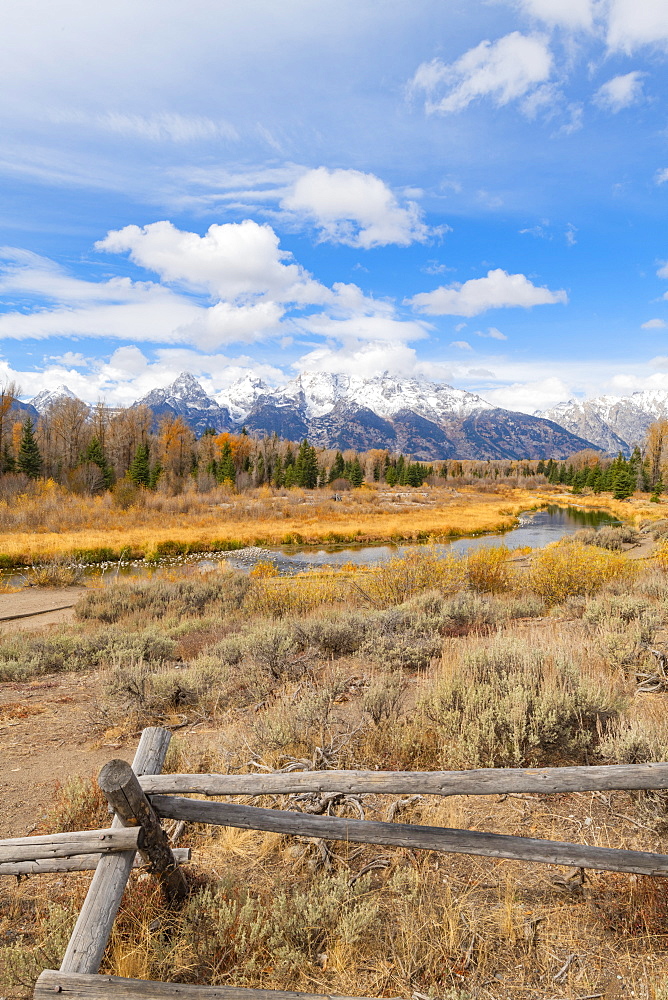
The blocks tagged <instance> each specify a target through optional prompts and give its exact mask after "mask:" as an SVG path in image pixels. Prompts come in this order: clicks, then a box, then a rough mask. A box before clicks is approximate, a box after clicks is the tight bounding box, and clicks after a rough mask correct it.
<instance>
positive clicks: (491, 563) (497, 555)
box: [466, 545, 512, 594]
mask: <svg viewBox="0 0 668 1000" xmlns="http://www.w3.org/2000/svg"><path fill="white" fill-rule="evenodd" d="M510 555H511V552H510V549H508V548H507V547H506V546H505V545H493V546H485V547H482V548H479V549H475V550H474V551H473V552H469V553H468V555H467V556H466V578H467V580H468V584H469V587H470V588H471V589H472V590H475V591H478V592H482V593H491V594H498V593H500V592H501V591H502V590H508V588H509V587H510V584H511V581H512V573H511V567H510V565H509V563H508V560H509V559H510Z"/></svg>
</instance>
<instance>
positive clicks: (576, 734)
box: [421, 636, 627, 767]
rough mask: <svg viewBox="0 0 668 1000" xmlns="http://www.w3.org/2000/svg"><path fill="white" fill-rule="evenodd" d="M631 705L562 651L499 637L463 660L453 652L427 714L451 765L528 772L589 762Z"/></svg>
mask: <svg viewBox="0 0 668 1000" xmlns="http://www.w3.org/2000/svg"><path fill="white" fill-rule="evenodd" d="M626 700H627V699H626V694H625V692H624V691H623V690H622V689H621V688H620V687H619V685H616V684H614V683H612V682H609V683H607V684H606V685H605V689H603V688H602V687H601V685H599V684H598V683H595V682H593V681H590V680H589V679H588V678H587V676H586V675H583V672H582V670H581V667H580V665H579V664H578V663H576V662H574V661H573V660H572V658H571V657H570V656H569V655H568V654H565V653H564V652H563V651H561V650H559V649H556V650H545V649H542V648H540V647H538V646H537V645H536V644H535V642H532V641H531V640H529V639H526V640H525V639H518V638H516V637H512V636H497V637H495V638H494V639H492V640H490V641H489V642H488V643H487V644H486V645H485V646H482V645H478V646H477V647H474V648H471V647H468V648H467V649H466V650H465V651H463V653H461V654H460V655H459V656H457V654H456V652H455V650H454V649H451V650H448V655H447V656H446V655H444V660H443V668H442V672H441V675H440V676H439V677H438V678H437V679H436V681H435V682H434V684H433V686H432V689H431V691H430V692H429V693H428V694H427V695H426V696H425V698H424V699H423V701H422V703H421V709H422V711H423V712H424V713H425V715H426V716H427V718H428V719H430V720H431V722H432V723H433V724H434V725H435V727H436V731H437V733H438V735H439V737H440V739H441V740H442V747H443V762H444V766H449V767H450V766H458V767H527V766H530V765H542V764H549V763H555V764H556V763H564V762H565V760H577V761H580V760H584V759H585V757H586V753H587V751H588V750H589V749H590V748H591V747H592V746H593V745H594V743H595V742H596V740H597V734H598V733H599V732H600V731H602V730H604V729H605V727H606V725H607V723H608V720H609V719H610V718H611V717H613V716H615V715H616V713H617V712H618V711H619V710H620V709H621V708H622V707H623V705H624V704H625V703H626Z"/></svg>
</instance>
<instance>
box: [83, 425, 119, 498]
mask: <svg viewBox="0 0 668 1000" xmlns="http://www.w3.org/2000/svg"><path fill="white" fill-rule="evenodd" d="M82 461H84V462H93V463H94V464H95V465H97V467H98V469H99V470H100V472H101V473H102V482H103V484H104V488H105V490H108V489H110V487H111V486H112V484H113V482H114V473H113V470H112V468H111V466H110V465H109V462H108V461H107V456H106V455H105V453H104V448H103V447H102V444H101V442H100V439H99V438H98V437H94V438H93V440H92V441H91V442H90V444H89V445H88V447H87V448H86V450H85V451H84V453H83V455H82Z"/></svg>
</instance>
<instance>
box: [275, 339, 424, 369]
mask: <svg viewBox="0 0 668 1000" xmlns="http://www.w3.org/2000/svg"><path fill="white" fill-rule="evenodd" d="M292 367H293V368H294V369H295V371H299V372H301V371H308V372H334V373H341V374H343V375H361V376H363V377H366V378H370V377H371V376H373V375H377V374H378V372H379V371H388V372H390V373H391V374H394V375H404V376H405V375H412V374H414V373H419V372H420V365H419V363H418V360H417V355H416V353H415V350H414V349H413V348H412V347H409V346H408V345H407V344H405V343H398V342H387V341H382V340H378V341H370V342H364V341H360V340H356V339H355V338H354V337H351V338H349V339H348V340H347V341H346V342H345V343H344V344H343V345H341V346H339V347H335V346H329V345H328V346H323V347H316V348H315V349H314V350H312V351H309V352H308V353H307V354H304V355H303V356H302V357H301V358H299V359H298V360H297V361H296V362H295V363H294V364H293V365H292ZM432 377H434V375H433V373H432ZM436 377H439V376H438V375H437V376H436Z"/></svg>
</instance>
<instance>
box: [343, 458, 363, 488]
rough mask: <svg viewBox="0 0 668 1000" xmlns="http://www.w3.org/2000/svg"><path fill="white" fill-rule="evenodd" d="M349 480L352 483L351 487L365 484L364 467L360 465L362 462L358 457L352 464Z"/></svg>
mask: <svg viewBox="0 0 668 1000" xmlns="http://www.w3.org/2000/svg"><path fill="white" fill-rule="evenodd" d="M347 479H348V480H349V481H350V485H351V486H361V485H362V483H363V482H364V473H363V472H362V466H361V465H360V460H359V458H358V457H357V455H355V457H354V459H353V460H352V462H351V463H350V468H349V474H348V476H347Z"/></svg>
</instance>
